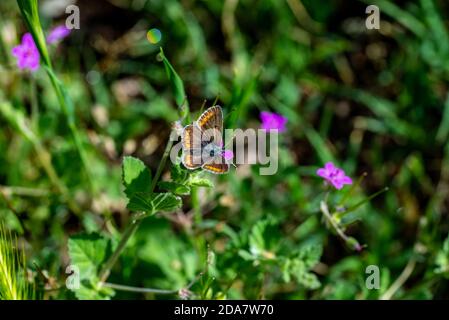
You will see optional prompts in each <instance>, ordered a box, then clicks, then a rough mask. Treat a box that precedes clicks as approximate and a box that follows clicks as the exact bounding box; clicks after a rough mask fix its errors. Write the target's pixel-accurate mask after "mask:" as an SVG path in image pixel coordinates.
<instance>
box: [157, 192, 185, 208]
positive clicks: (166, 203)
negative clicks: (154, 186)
mask: <svg viewBox="0 0 449 320" xmlns="http://www.w3.org/2000/svg"><path fill="white" fill-rule="evenodd" d="M151 202H152V204H153V207H154V210H155V212H158V211H174V210H176V209H178V208H180V207H181V205H182V200H181V198H180V197H177V196H175V195H174V194H172V193H155V194H153V199H152V201H151Z"/></svg>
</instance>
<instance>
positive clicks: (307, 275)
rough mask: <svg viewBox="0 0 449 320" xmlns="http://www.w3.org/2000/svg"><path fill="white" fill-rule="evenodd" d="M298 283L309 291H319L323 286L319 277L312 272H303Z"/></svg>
mask: <svg viewBox="0 0 449 320" xmlns="http://www.w3.org/2000/svg"><path fill="white" fill-rule="evenodd" d="M297 278H298V282H299V283H300V284H302V285H303V286H304V287H306V288H307V289H311V290H314V289H318V288H319V287H320V286H321V283H320V281H319V280H318V278H317V276H316V275H315V274H313V273H311V272H303V273H301V274H300V275H299V276H298V277H297Z"/></svg>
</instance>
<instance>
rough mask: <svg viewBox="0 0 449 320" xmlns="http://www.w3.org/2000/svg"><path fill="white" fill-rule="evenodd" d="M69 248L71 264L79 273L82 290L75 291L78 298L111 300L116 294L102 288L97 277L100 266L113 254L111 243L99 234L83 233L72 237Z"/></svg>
mask: <svg viewBox="0 0 449 320" xmlns="http://www.w3.org/2000/svg"><path fill="white" fill-rule="evenodd" d="M67 247H68V253H69V256H70V264H71V265H72V266H75V267H76V268H77V270H78V271H79V273H78V274H77V275H79V280H80V288H76V289H75V295H76V297H77V298H78V299H82V300H89V299H106V298H110V297H111V296H112V295H113V293H114V292H113V291H112V290H111V289H108V288H104V287H101V286H100V284H99V279H98V277H97V274H98V272H99V270H100V266H101V265H102V264H103V262H105V260H106V258H107V257H108V256H109V255H110V254H111V243H110V241H109V240H108V239H106V238H104V237H102V236H101V235H99V234H97V233H91V234H85V233H82V234H78V235H75V236H72V237H70V239H69V241H68V245H67Z"/></svg>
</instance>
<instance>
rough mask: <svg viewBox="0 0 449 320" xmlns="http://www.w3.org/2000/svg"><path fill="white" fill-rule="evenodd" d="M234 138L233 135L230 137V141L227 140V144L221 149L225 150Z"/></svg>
mask: <svg viewBox="0 0 449 320" xmlns="http://www.w3.org/2000/svg"><path fill="white" fill-rule="evenodd" d="M234 138H235V133H234V134H233V135H232V137H231V139H229V141H228V143H226V145H225V146H224V147H223V149H226V148H227V147H228V146H229V144H230V143H231V142H232V140H234Z"/></svg>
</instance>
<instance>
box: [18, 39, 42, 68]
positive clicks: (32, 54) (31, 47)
mask: <svg viewBox="0 0 449 320" xmlns="http://www.w3.org/2000/svg"><path fill="white" fill-rule="evenodd" d="M11 53H12V55H13V56H14V57H16V59H17V66H18V67H19V69H22V70H24V69H28V70H30V71H36V70H37V69H39V65H40V55H39V50H37V47H36V44H35V43H34V40H33V37H32V36H31V33H25V34H24V35H23V37H22V43H21V44H19V45H18V46H15V47H14V48H12V50H11Z"/></svg>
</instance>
